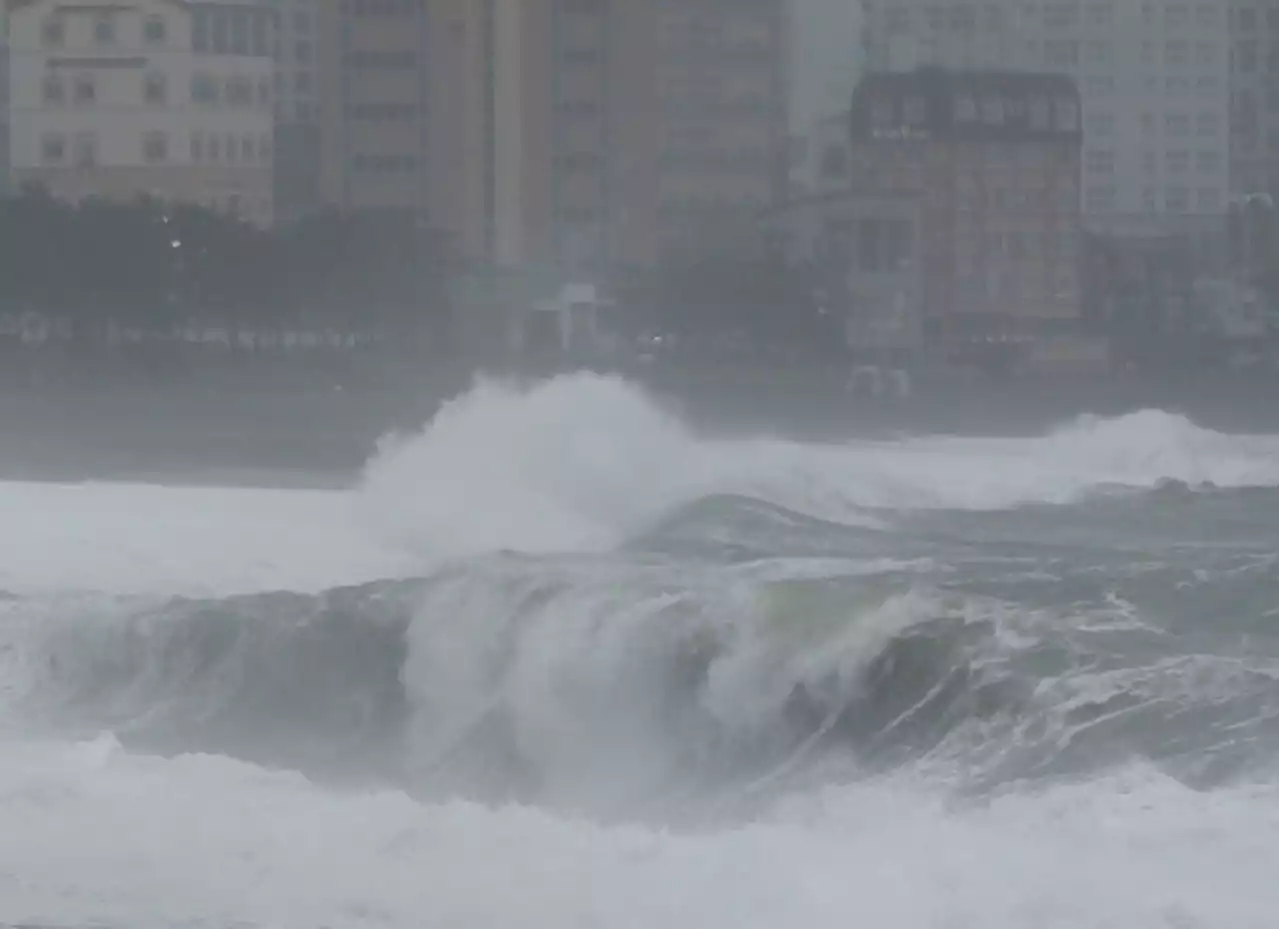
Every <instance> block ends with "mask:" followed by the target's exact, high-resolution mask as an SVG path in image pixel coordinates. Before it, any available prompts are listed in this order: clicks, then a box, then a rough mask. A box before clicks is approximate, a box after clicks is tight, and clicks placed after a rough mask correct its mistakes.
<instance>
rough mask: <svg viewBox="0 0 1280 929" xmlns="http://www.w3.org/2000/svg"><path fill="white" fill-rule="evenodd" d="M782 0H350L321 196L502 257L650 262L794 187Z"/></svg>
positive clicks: (330, 49)
mask: <svg viewBox="0 0 1280 929" xmlns="http://www.w3.org/2000/svg"><path fill="white" fill-rule="evenodd" d="M787 6H788V4H787V3H786V2H785V0H733V2H729V0H679V2H676V0H626V2H619V0H419V2H400V0H363V2H362V0H347V2H341V3H338V2H335V3H333V4H329V5H326V6H325V8H324V10H323V11H322V13H321V17H320V32H321V34H320V38H319V40H318V53H319V56H320V68H319V73H320V112H321V115H322V125H323V133H324V158H323V162H324V170H323V189H324V199H325V201H326V202H328V203H330V204H332V205H335V206H340V207H350V208H391V209H411V210H413V211H415V212H416V213H418V214H420V215H421V216H422V217H423V219H424V221H425V222H429V223H431V224H432V225H434V226H437V227H439V228H441V229H443V230H446V231H449V232H451V233H453V234H454V236H455V237H456V239H457V241H458V243H459V245H460V247H461V248H462V250H463V251H464V253H465V254H467V255H469V256H471V257H474V258H477V259H481V260H485V261H492V262H494V263H496V264H498V265H501V266H529V265H535V266H555V267H559V268H568V269H574V270H577V269H581V270H584V271H585V270H590V269H593V268H597V267H600V266H604V265H613V266H616V265H641V266H643V265H649V264H652V263H653V262H654V261H656V260H658V259H659V258H661V257H663V256H667V255H673V254H679V253H682V252H687V251H690V250H693V249H696V248H699V247H702V246H704V245H706V244H708V243H713V242H715V241H717V240H718V239H719V238H720V237H722V235H723V233H724V232H726V231H729V230H732V229H733V228H734V227H735V226H736V225H738V224H740V223H741V222H742V221H744V219H745V218H746V217H749V216H751V215H753V214H754V213H755V212H757V211H758V210H759V209H760V208H762V207H764V206H766V205H768V204H769V203H771V202H773V201H775V200H776V199H778V198H779V197H781V196H782V195H783V194H784V191H785V180H786V158H785V156H786V100H787V94H788V87H787V80H786V68H787V53H786V49H787V42H788V40H789V36H788V30H787V19H786V10H787Z"/></svg>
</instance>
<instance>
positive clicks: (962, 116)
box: [955, 94, 978, 121]
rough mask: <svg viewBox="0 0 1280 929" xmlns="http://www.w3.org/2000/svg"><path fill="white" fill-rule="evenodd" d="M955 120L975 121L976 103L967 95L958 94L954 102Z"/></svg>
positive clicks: (976, 116) (976, 114)
mask: <svg viewBox="0 0 1280 929" xmlns="http://www.w3.org/2000/svg"><path fill="white" fill-rule="evenodd" d="M955 118H956V119H957V120H958V121H966V120H972V119H977V118H978V104H977V101H975V100H974V99H973V97H972V96H970V95H969V94H960V95H959V96H957V97H956V102H955Z"/></svg>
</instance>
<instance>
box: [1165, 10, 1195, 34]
mask: <svg viewBox="0 0 1280 929" xmlns="http://www.w3.org/2000/svg"><path fill="white" fill-rule="evenodd" d="M1164 25H1165V28H1166V29H1186V28H1187V27H1188V26H1190V25H1191V10H1190V8H1188V7H1186V6H1183V5H1182V4H1176V5H1174V6H1171V7H1169V8H1168V9H1166V10H1165V11H1164Z"/></svg>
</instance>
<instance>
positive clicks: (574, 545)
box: [362, 374, 1278, 554]
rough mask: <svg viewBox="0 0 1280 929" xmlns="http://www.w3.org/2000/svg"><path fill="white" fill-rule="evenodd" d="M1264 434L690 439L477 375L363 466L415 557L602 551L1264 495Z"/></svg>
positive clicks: (1069, 430) (386, 520)
mask: <svg viewBox="0 0 1280 929" xmlns="http://www.w3.org/2000/svg"><path fill="white" fill-rule="evenodd" d="M1277 461H1278V456H1277V446H1276V440H1275V438H1274V437H1270V438H1268V437H1241V436H1228V435H1223V434H1220V433H1215V432H1212V431H1210V430H1206V429H1202V428H1200V427H1198V426H1196V425H1194V424H1193V423H1191V422H1190V421H1188V420H1187V419H1186V418H1184V417H1182V416H1178V415H1174V414H1169V413H1163V412H1160V411H1144V412H1139V413H1134V414H1131V415H1128V416H1122V417H1119V418H1116V419H1098V418H1089V417H1085V418H1081V419H1079V420H1077V421H1075V422H1073V423H1070V424H1068V425H1065V426H1063V427H1061V428H1059V429H1058V430H1056V431H1054V432H1052V433H1051V434H1049V435H1046V436H1043V437H1039V438H1027V439H982V438H957V437H942V438H939V437H931V438H920V439H905V440H901V441H894V442H866V441H859V442H849V443H846V444H838V445H815V444H802V443H795V442H786V441H781V440H777V439H751V440H737V441H715V440H709V439H702V438H699V437H697V436H695V435H693V434H692V433H691V432H690V431H689V430H688V429H687V428H685V426H684V425H683V424H682V423H681V422H680V421H679V420H678V419H677V418H675V417H674V416H673V415H671V414H670V413H669V412H667V411H665V410H663V409H662V408H661V407H660V406H659V405H658V404H656V403H655V402H654V401H653V400H652V399H651V398H650V397H648V396H647V395H646V394H645V393H644V392H643V391H641V390H640V389H639V388H637V387H635V386H634V385H632V384H629V383H627V382H625V381H622V380H619V379H616V378H609V377H598V376H595V375H589V374H579V375H572V376H565V377H561V378H557V379H555V380H552V381H548V382H545V383H542V384H540V385H538V386H535V387H533V388H516V387H512V386H505V385H502V384H498V383H491V382H482V383H480V384H478V385H477V386H476V387H475V389H473V390H472V391H470V392H469V393H467V394H465V395H463V396H462V397H460V398H458V399H457V400H455V401H453V402H452V403H451V404H449V405H447V406H446V407H445V408H444V409H443V410H442V411H441V412H440V413H439V414H438V415H437V416H436V418H435V419H434V420H433V421H432V422H431V423H430V424H428V425H427V426H426V428H425V429H424V430H423V431H422V433H421V434H419V435H416V436H400V437H398V438H396V439H395V440H394V441H390V442H388V443H386V444H385V446H384V448H383V449H382V451H381V453H380V454H379V455H378V456H376V457H375V458H374V459H373V460H372V461H371V462H370V463H369V465H368V467H367V470H366V475H365V481H364V485H363V489H362V494H363V498H364V500H363V503H364V505H365V507H366V508H367V515H368V516H369V519H370V521H371V524H373V525H375V526H376V531H378V532H385V533H387V534H388V535H389V536H390V537H392V538H394V539H396V540H398V541H399V542H401V543H402V544H406V545H407V546H409V547H411V548H413V549H414V550H416V551H419V552H422V553H435V554H469V553H475V552H483V551H492V550H496V549H503V548H507V549H517V550H521V551H534V552H546V551H582V550H599V549H603V548H607V547H610V546H612V545H614V544H616V543H617V542H618V541H620V540H621V539H623V538H625V537H626V536H627V535H629V534H631V533H633V532H635V531H637V530H639V529H642V528H643V527H644V526H646V525H647V524H648V523H649V522H651V521H652V520H654V519H657V518H659V517H660V516H662V515H663V514H664V513H666V512H669V511H670V510H671V509H672V508H673V507H676V506H679V505H681V504H683V503H687V502H689V501H692V500H695V499H698V498H699V497H702V496H705V495H708V494H743V495H749V496H754V497H757V498H760V499H764V500H767V501H769V502H772V503H776V504H779V505H782V506H785V507H789V508H792V509H795V510H799V511H801V512H805V513H808V514H811V515H814V516H818V517H821V518H824V519H830V520H846V521H853V522H860V521H865V520H867V518H868V516H867V513H866V509H867V508H876V507H889V508H920V507H955V508H973V509H998V508H1003V507H1008V506H1014V505H1017V504H1021V503H1038V502H1047V503H1060V502H1069V501H1071V500H1073V499H1075V498H1077V497H1078V496H1079V495H1080V494H1081V493H1083V492H1086V491H1088V490H1090V489H1092V488H1095V487H1098V486H1102V485H1117V484H1119V485H1128V486H1132V487H1152V486H1154V485H1155V484H1156V483H1157V482H1159V481H1160V480H1162V479H1166V478H1169V479H1174V480H1179V481H1185V482H1187V483H1190V484H1198V483H1201V482H1204V481H1210V482H1213V483H1214V484H1217V485H1220V486H1225V487H1232V486H1241V485H1266V486H1275V484H1276V473H1277Z"/></svg>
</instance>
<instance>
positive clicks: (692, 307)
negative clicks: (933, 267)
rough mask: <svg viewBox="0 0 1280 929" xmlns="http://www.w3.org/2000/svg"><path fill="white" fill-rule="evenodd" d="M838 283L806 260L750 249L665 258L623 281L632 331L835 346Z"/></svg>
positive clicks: (727, 341) (709, 340)
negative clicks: (790, 259)
mask: <svg viewBox="0 0 1280 929" xmlns="http://www.w3.org/2000/svg"><path fill="white" fill-rule="evenodd" d="M837 289H838V287H836V286H830V282H827V281H824V279H823V275H822V274H821V273H820V272H819V271H818V270H817V269H816V268H814V267H811V266H809V265H806V264H797V263H790V262H788V261H787V260H785V259H784V258H782V257H781V256H772V255H767V254H766V255H760V254H757V253H755V252H753V251H747V250H743V251H722V252H715V253H710V254H704V255H701V256H699V257H697V258H690V259H686V260H676V261H671V262H668V263H666V264H664V265H662V266H661V267H659V268H658V269H657V270H656V271H653V272H649V273H646V274H643V275H639V276H636V277H634V278H632V279H631V280H630V281H629V286H627V287H625V288H624V296H625V298H626V301H627V303H628V308H629V309H630V310H631V311H632V312H630V314H629V316H630V319H629V320H628V323H629V326H630V328H631V329H632V330H633V331H636V332H639V333H644V334H654V335H670V336H674V337H675V339H676V340H677V341H679V342H683V343H684V344H685V345H686V346H687V347H688V349H689V350H690V351H691V352H695V353H706V352H717V351H720V352H725V351H727V352H732V351H741V352H754V353H770V352H773V353H778V352H781V353H787V354H792V355H805V356H817V357H822V356H825V355H829V354H831V353H833V352H839V351H842V350H843V340H844V331H843V321H842V320H843V299H842V296H841V295H840V294H839V293H837V292H836V291H837Z"/></svg>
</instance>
